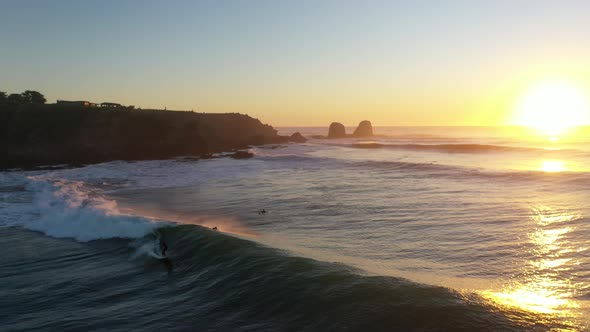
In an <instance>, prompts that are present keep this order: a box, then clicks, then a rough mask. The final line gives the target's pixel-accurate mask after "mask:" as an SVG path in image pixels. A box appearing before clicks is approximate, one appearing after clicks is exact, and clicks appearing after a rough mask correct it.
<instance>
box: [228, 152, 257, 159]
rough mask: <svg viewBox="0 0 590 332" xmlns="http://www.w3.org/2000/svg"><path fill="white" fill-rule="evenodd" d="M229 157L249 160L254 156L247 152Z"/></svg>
mask: <svg viewBox="0 0 590 332" xmlns="http://www.w3.org/2000/svg"><path fill="white" fill-rule="evenodd" d="M230 157H232V158H234V159H249V158H252V157H254V154H253V153H250V152H248V151H236V153H234V154H232V155H231V156H230Z"/></svg>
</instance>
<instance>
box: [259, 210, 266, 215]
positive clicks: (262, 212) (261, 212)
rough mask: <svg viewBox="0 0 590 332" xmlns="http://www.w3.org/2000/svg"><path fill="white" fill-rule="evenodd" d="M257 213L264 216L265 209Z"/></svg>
mask: <svg viewBox="0 0 590 332" xmlns="http://www.w3.org/2000/svg"><path fill="white" fill-rule="evenodd" d="M258 213H259V214H265V213H266V210H265V209H262V210H260V211H258Z"/></svg>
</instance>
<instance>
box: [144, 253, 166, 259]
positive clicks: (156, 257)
mask: <svg viewBox="0 0 590 332" xmlns="http://www.w3.org/2000/svg"><path fill="white" fill-rule="evenodd" d="M148 253H149V255H150V256H152V257H153V258H155V259H166V258H168V257H166V256H164V255H162V254H159V253H157V252H153V251H149V252H148Z"/></svg>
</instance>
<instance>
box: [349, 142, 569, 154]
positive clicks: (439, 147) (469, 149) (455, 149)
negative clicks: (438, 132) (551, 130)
mask: <svg viewBox="0 0 590 332" xmlns="http://www.w3.org/2000/svg"><path fill="white" fill-rule="evenodd" d="M350 147H352V148H357V149H397V150H412V151H432V152H443V153H492V152H547V151H552V152H555V151H561V152H564V151H572V150H546V149H541V148H531V147H518V146H506V145H492V144H383V143H374V142H372V143H354V144H351V145H350Z"/></svg>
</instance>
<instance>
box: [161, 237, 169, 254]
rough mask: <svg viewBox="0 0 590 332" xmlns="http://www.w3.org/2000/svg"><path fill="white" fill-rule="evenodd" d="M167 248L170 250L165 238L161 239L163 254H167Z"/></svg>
mask: <svg viewBox="0 0 590 332" xmlns="http://www.w3.org/2000/svg"><path fill="white" fill-rule="evenodd" d="M166 250H168V245H167V244H166V242H164V240H162V239H160V252H161V253H162V256H166Z"/></svg>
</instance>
